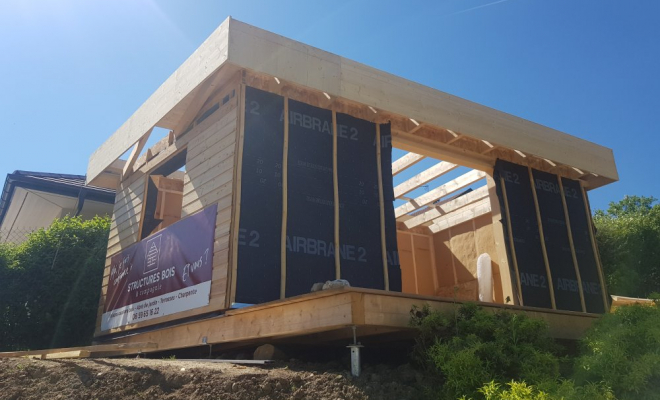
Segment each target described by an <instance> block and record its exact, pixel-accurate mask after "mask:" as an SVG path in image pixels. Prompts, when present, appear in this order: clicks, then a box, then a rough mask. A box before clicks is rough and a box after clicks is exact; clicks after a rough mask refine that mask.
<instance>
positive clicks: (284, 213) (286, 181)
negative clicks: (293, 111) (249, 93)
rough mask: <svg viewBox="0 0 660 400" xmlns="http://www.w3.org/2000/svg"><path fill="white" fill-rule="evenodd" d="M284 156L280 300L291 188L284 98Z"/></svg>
mask: <svg viewBox="0 0 660 400" xmlns="http://www.w3.org/2000/svg"><path fill="white" fill-rule="evenodd" d="M283 150H284V151H283V155H282V235H281V239H280V242H281V243H280V245H281V249H280V270H281V272H280V298H281V299H283V298H285V297H286V230H287V215H288V207H289V204H288V201H289V197H288V196H289V195H288V190H287V189H288V187H289V177H288V171H289V98H288V97H285V98H284V146H283Z"/></svg>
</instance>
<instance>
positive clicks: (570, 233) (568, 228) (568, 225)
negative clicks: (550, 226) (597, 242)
mask: <svg viewBox="0 0 660 400" xmlns="http://www.w3.org/2000/svg"><path fill="white" fill-rule="evenodd" d="M557 181H558V182H559V194H560V195H561V204H562V206H563V207H564V219H565V220H566V231H567V233H568V243H569V245H570V246H571V257H572V258H573V267H575V276H576V277H577V281H578V291H579V292H580V304H581V305H582V312H587V306H586V304H585V302H584V289H583V287H582V277H581V276H580V268H579V267H578V261H577V256H576V255H575V244H573V231H572V230H571V218H570V217H569V216H568V206H567V205H566V197H565V196H566V195H565V194H564V183H563V182H562V181H561V177H560V176H558V177H557Z"/></svg>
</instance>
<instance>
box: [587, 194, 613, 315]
mask: <svg viewBox="0 0 660 400" xmlns="http://www.w3.org/2000/svg"><path fill="white" fill-rule="evenodd" d="M582 198H583V200H584V201H583V203H584V208H585V210H584V212H585V213H587V221H589V238H590V239H591V247H592V249H593V252H594V254H595V256H596V266H597V267H598V277H599V278H600V291H601V292H602V293H603V306H604V310H608V309H609V304H608V303H607V287H606V286H605V274H603V264H602V263H601V261H600V252H599V251H598V243H597V242H596V237H595V236H594V221H593V219H592V218H591V206H590V204H589V196H587V192H586V190H584V188H582Z"/></svg>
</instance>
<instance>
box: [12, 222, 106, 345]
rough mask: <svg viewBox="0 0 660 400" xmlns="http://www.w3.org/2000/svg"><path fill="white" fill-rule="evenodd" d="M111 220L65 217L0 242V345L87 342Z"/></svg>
mask: <svg viewBox="0 0 660 400" xmlns="http://www.w3.org/2000/svg"><path fill="white" fill-rule="evenodd" d="M109 228H110V220H109V219H108V218H101V217H97V218H94V219H92V220H88V221H83V220H82V219H81V218H70V217H66V218H63V219H60V220H56V221H54V222H53V224H52V225H51V226H50V227H49V228H48V229H40V230H38V231H35V232H33V233H32V234H30V235H29V237H28V239H27V240H26V241H25V242H24V243H22V244H20V245H18V246H9V245H4V246H1V247H0V348H1V349H2V350H23V349H38V348H49V347H69V346H79V345H85V344H89V343H90V342H91V338H92V334H93V332H94V325H95V321H96V312H97V309H98V300H99V292H100V288H101V281H102V277H103V267H104V259H105V254H106V245H107V240H108V231H109Z"/></svg>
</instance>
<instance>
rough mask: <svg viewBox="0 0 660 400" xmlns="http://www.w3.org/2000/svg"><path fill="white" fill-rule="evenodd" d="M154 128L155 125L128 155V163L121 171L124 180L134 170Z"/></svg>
mask: <svg viewBox="0 0 660 400" xmlns="http://www.w3.org/2000/svg"><path fill="white" fill-rule="evenodd" d="M153 130H154V127H153V126H152V127H151V128H150V129H149V130H148V131H147V132H146V133H145V134H144V135H142V137H141V138H140V140H138V142H137V143H136V144H135V145H134V146H133V150H131V154H130V155H129V156H128V160H126V164H124V169H123V170H122V173H121V179H122V180H124V179H126V177H127V176H128V175H130V174H131V173H132V172H133V165H134V164H135V162H136V161H137V159H138V157H139V156H140V153H142V149H144V145H145V144H147V140H149V136H151V132H153Z"/></svg>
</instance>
